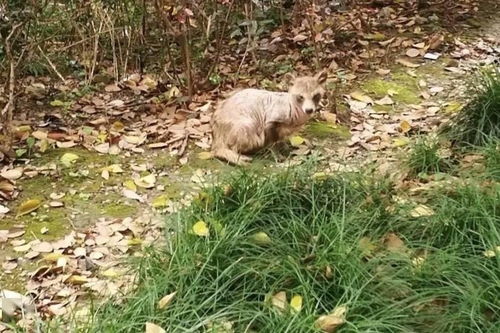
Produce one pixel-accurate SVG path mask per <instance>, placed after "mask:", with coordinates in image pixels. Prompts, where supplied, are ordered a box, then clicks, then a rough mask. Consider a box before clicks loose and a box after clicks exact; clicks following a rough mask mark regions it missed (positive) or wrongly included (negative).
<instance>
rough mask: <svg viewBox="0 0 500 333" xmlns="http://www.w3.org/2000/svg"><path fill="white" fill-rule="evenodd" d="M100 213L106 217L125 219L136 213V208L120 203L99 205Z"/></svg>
mask: <svg viewBox="0 0 500 333" xmlns="http://www.w3.org/2000/svg"><path fill="white" fill-rule="evenodd" d="M101 211H102V213H103V214H104V215H105V216H108V217H114V218H125V217H129V216H133V215H134V214H135V213H136V212H137V207H135V206H132V205H127V204H125V203H120V202H110V203H105V204H103V205H101Z"/></svg>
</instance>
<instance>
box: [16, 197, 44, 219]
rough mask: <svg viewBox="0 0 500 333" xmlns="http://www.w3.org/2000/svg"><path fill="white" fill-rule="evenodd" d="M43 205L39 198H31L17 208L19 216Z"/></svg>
mask: <svg viewBox="0 0 500 333" xmlns="http://www.w3.org/2000/svg"><path fill="white" fill-rule="evenodd" d="M41 205H42V202H41V201H40V200H38V199H31V200H28V201H25V202H23V203H22V204H21V205H20V206H19V208H18V209H17V217H19V216H23V215H26V214H29V213H31V212H34V211H35V210H37V209H38V208H39V207H40V206H41Z"/></svg>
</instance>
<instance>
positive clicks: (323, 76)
mask: <svg viewBox="0 0 500 333" xmlns="http://www.w3.org/2000/svg"><path fill="white" fill-rule="evenodd" d="M327 78H328V73H327V72H326V71H321V72H319V73H318V74H317V75H316V80H318V83H319V84H323V83H325V82H326V79H327Z"/></svg>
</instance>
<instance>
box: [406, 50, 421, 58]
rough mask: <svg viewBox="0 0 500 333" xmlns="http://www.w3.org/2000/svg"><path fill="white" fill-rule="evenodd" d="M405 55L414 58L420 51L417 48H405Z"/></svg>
mask: <svg viewBox="0 0 500 333" xmlns="http://www.w3.org/2000/svg"><path fill="white" fill-rule="evenodd" d="M406 55H407V56H408V57H410V58H415V57H418V56H419V55H420V51H419V50H417V49H408V50H406Z"/></svg>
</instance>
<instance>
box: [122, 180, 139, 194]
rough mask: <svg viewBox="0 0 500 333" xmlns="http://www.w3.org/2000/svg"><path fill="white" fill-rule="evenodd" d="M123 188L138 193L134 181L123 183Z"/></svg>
mask: <svg viewBox="0 0 500 333" xmlns="http://www.w3.org/2000/svg"><path fill="white" fill-rule="evenodd" d="M123 186H125V188H126V189H128V190H131V191H134V192H135V191H137V186H136V185H135V183H134V181H133V180H126V181H124V182H123Z"/></svg>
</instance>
